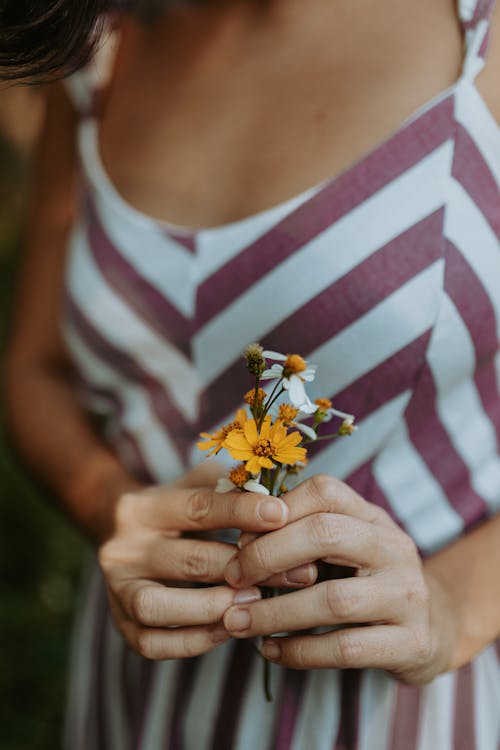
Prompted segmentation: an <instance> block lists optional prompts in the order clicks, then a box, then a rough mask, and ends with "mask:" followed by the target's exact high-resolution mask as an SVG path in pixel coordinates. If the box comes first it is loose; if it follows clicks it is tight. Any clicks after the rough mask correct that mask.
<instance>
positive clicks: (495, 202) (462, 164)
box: [452, 123, 500, 237]
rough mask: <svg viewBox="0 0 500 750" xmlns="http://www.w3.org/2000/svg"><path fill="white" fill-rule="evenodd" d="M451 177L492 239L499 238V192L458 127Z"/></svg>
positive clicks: (478, 152) (476, 152) (473, 148)
mask: <svg viewBox="0 0 500 750" xmlns="http://www.w3.org/2000/svg"><path fill="white" fill-rule="evenodd" d="M452 174H453V177H454V178H455V179H456V180H457V181H458V182H459V183H460V184H461V185H462V187H463V188H464V189H465V190H466V191H467V193H468V194H469V195H470V197H471V198H472V200H473V201H474V203H475V204H476V205H477V207H478V208H479V210H480V211H481V213H482V214H483V216H484V218H485V219H486V221H488V223H489V224H490V226H491V228H492V229H493V231H494V232H495V234H496V236H497V237H500V211H499V209H498V207H499V206H500V189H499V187H498V184H497V181H496V179H495V177H494V176H493V174H492V172H491V170H490V168H489V165H488V163H487V162H486V161H485V158H484V156H483V155H482V153H481V152H480V151H479V149H478V147H477V146H476V144H475V142H474V141H473V139H472V138H471V136H470V135H469V133H468V132H467V130H465V128H464V127H463V126H462V125H460V124H459V123H457V134H456V137H455V158H454V159H453V169H452Z"/></svg>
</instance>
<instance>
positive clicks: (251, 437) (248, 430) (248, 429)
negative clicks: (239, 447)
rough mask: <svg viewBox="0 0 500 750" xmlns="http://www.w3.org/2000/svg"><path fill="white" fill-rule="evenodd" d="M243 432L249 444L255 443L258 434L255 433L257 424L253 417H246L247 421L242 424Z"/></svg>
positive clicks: (253, 444)
mask: <svg viewBox="0 0 500 750" xmlns="http://www.w3.org/2000/svg"><path fill="white" fill-rule="evenodd" d="M243 432H244V433H245V437H246V439H247V440H248V442H249V443H250V445H251V446H255V445H257V443H258V440H259V436H258V434H257V425H256V424H255V419H247V421H246V422H245V424H244V425H243Z"/></svg>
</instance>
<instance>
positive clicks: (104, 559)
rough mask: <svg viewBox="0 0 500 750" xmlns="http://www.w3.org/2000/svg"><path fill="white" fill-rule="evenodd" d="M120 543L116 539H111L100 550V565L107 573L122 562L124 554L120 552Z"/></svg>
mask: <svg viewBox="0 0 500 750" xmlns="http://www.w3.org/2000/svg"><path fill="white" fill-rule="evenodd" d="M119 549H120V547H119V545H118V544H117V542H116V541H113V540H111V541H109V542H106V543H105V544H103V545H102V547H100V549H99V552H98V559H99V565H100V567H101V570H102V571H103V573H104V574H105V575H106V574H108V573H109V572H110V571H112V570H113V569H114V568H115V566H116V565H117V564H119V563H120V561H121V558H122V555H120V553H119Z"/></svg>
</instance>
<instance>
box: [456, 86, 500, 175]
mask: <svg viewBox="0 0 500 750" xmlns="http://www.w3.org/2000/svg"><path fill="white" fill-rule="evenodd" d="M455 102H456V108H455V117H456V119H457V121H458V122H459V123H460V124H461V125H463V127H464V128H465V129H466V130H467V132H468V133H469V135H470V136H471V138H472V139H473V141H474V143H475V144H476V146H477V148H478V149H479V151H480V152H481V154H482V155H483V158H484V160H485V161H486V163H487V164H488V166H489V168H490V169H491V171H492V172H493V175H494V177H495V178H496V180H497V182H498V184H499V185H500V125H499V123H498V122H497V120H496V118H495V116H494V115H493V113H492V111H491V110H490V108H489V107H488V105H487V104H486V102H485V100H484V99H483V97H482V96H481V94H480V93H479V90H478V89H477V88H476V86H475V85H474V84H473V83H472V82H470V81H466V80H464V81H462V82H461V84H460V86H459V87H458V88H457V92H456V98H455Z"/></svg>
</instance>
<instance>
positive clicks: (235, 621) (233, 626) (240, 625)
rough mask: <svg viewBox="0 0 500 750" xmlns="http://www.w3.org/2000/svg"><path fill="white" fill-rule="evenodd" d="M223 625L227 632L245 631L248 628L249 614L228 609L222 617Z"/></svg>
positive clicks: (240, 610) (239, 610) (242, 610)
mask: <svg viewBox="0 0 500 750" xmlns="http://www.w3.org/2000/svg"><path fill="white" fill-rule="evenodd" d="M224 625H225V626H226V629H227V630H229V631H234V630H247V629H248V628H249V627H250V614H249V612H248V611H247V610H246V609H230V610H229V612H226V615H225V617H224Z"/></svg>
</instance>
